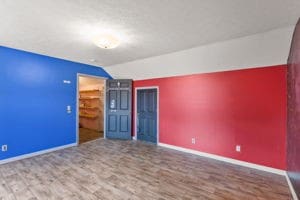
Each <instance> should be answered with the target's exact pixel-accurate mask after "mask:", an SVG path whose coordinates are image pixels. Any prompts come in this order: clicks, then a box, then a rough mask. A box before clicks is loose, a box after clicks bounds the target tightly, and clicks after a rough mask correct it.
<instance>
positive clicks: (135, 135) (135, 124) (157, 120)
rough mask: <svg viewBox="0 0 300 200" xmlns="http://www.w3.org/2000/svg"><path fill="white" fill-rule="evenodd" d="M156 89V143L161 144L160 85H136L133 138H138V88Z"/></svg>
mask: <svg viewBox="0 0 300 200" xmlns="http://www.w3.org/2000/svg"><path fill="white" fill-rule="evenodd" d="M150 89H156V91H157V95H156V104H157V108H156V144H157V145H158V144H159V86H149V87H136V88H135V89H134V136H133V137H132V139H133V140H137V92H138V90H150Z"/></svg>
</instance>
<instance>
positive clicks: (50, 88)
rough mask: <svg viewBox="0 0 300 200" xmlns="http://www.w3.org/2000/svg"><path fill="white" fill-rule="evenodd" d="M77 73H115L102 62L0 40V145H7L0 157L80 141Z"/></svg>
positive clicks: (4, 157)
mask: <svg viewBox="0 0 300 200" xmlns="http://www.w3.org/2000/svg"><path fill="white" fill-rule="evenodd" d="M77 73H83V74H90V75H95V76H101V77H107V78H111V77H110V76H109V74H107V73H106V72H105V71H104V70H103V69H102V68H100V67H94V66H89V65H85V64H80V63H75V62H71V61H66V60H62V59H57V58H52V57H48V56H42V55H38V54H33V53H29V52H24V51H19V50H15V49H10V48H6V47H1V46H0V146H1V145H2V144H7V145H8V151H7V152H1V151H0V160H1V159H6V158H10V157H15V156H19V155H23V154H28V153H32V152H36V151H40V150H45V149H49V148H53V147H57V146H62V145H67V144H71V143H75V142H76V112H75V111H76V87H77V86H76V84H77V83H76V82H77ZM63 80H69V81H71V83H70V84H65V83H64V82H63ZM68 105H70V106H71V108H72V113H70V114H68V113H67V112H66V109H67V106H68Z"/></svg>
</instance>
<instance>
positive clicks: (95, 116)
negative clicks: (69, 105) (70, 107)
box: [77, 75, 105, 144]
mask: <svg viewBox="0 0 300 200" xmlns="http://www.w3.org/2000/svg"><path fill="white" fill-rule="evenodd" d="M104 95H105V79H104V78H101V77H95V76H88V75H79V76H78V104H77V106H78V136H77V137H78V141H77V142H78V144H82V143H85V142H88V141H92V140H95V139H98V138H103V137H104V104H105V102H104V101H105V97H104Z"/></svg>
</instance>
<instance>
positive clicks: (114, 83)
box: [106, 79, 132, 139]
mask: <svg viewBox="0 0 300 200" xmlns="http://www.w3.org/2000/svg"><path fill="white" fill-rule="evenodd" d="M131 94H132V80H127V79H126V80H107V81H106V137H107V138H111V139H131V104H132V102H131Z"/></svg>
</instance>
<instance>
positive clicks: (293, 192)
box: [285, 173, 299, 200]
mask: <svg viewBox="0 0 300 200" xmlns="http://www.w3.org/2000/svg"><path fill="white" fill-rule="evenodd" d="M285 177H286V180H287V182H288V185H289V188H290V191H291V193H292V197H293V200H299V199H298V197H297V194H296V191H295V189H294V187H293V185H292V182H291V180H290V177H289V176H288V173H285Z"/></svg>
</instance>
